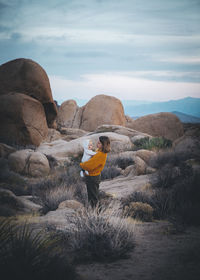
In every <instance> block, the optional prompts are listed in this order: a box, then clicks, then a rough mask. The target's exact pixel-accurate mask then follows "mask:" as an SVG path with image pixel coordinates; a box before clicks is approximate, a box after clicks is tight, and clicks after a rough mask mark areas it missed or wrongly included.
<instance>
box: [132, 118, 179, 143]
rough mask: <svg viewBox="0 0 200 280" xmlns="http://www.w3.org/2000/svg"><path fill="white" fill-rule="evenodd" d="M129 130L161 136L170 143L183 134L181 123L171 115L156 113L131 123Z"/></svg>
mask: <svg viewBox="0 0 200 280" xmlns="http://www.w3.org/2000/svg"><path fill="white" fill-rule="evenodd" d="M129 127H130V126H129ZM131 128H132V129H135V130H139V131H141V132H144V133H148V134H150V135H152V136H154V137H159V136H163V137H165V138H167V139H170V140H172V141H173V140H175V139H177V138H179V137H181V136H182V135H183V133H184V131H183V125H182V123H181V122H180V120H179V118H178V117H177V116H176V115H174V114H172V113H158V114H151V115H147V116H144V117H141V118H139V119H137V120H135V121H133V122H132V123H131Z"/></svg>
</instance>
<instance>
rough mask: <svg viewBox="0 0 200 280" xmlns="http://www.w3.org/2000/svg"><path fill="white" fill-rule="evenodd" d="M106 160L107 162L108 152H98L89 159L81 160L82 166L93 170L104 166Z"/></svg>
mask: <svg viewBox="0 0 200 280" xmlns="http://www.w3.org/2000/svg"><path fill="white" fill-rule="evenodd" d="M105 162H106V154H104V153H101V152H98V153H96V155H94V156H93V157H92V158H91V159H89V160H88V161H85V162H81V163H80V166H81V168H83V169H84V170H87V171H89V172H91V171H93V170H95V169H97V168H98V167H100V166H104V165H105Z"/></svg>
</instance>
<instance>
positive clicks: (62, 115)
mask: <svg viewBox="0 0 200 280" xmlns="http://www.w3.org/2000/svg"><path fill="white" fill-rule="evenodd" d="M78 109H79V107H78V105H77V103H76V101H75V100H67V101H65V102H63V103H62V104H61V106H60V108H59V110H58V116H57V124H58V127H74V120H75V116H76V113H77V111H78Z"/></svg>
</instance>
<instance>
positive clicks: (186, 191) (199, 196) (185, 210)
mask: <svg viewBox="0 0 200 280" xmlns="http://www.w3.org/2000/svg"><path fill="white" fill-rule="evenodd" d="M199 182H200V172H194V173H193V174H192V176H190V177H187V178H185V179H184V180H182V181H180V182H177V183H176V184H175V185H174V186H173V189H172V197H171V200H172V202H173V210H174V212H175V214H176V216H177V217H178V218H179V219H180V220H181V221H182V222H183V223H186V224H193V225H199V224H200V188H199Z"/></svg>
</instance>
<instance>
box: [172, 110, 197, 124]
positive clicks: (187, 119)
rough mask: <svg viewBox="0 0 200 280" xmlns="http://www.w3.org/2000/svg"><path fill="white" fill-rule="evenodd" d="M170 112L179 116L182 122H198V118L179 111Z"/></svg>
mask: <svg viewBox="0 0 200 280" xmlns="http://www.w3.org/2000/svg"><path fill="white" fill-rule="evenodd" d="M172 113H173V114H175V115H176V116H177V117H178V118H179V120H180V121H181V122H183V123H200V118H197V117H194V116H191V115H187V114H183V113H181V112H172Z"/></svg>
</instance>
